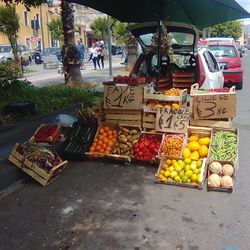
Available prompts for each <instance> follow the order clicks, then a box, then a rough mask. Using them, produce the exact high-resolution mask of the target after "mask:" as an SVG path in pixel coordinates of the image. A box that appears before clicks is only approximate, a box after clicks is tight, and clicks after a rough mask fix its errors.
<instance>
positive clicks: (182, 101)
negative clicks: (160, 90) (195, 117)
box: [144, 87, 187, 107]
mask: <svg viewBox="0 0 250 250" xmlns="http://www.w3.org/2000/svg"><path fill="white" fill-rule="evenodd" d="M147 100H155V101H159V102H175V103H178V104H179V106H180V107H182V106H184V105H186V102H187V89H183V90H181V94H180V95H179V96H167V95H163V94H149V93H147V87H144V102H146V101H147Z"/></svg>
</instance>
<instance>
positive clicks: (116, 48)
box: [111, 45, 122, 56]
mask: <svg viewBox="0 0 250 250" xmlns="http://www.w3.org/2000/svg"><path fill="white" fill-rule="evenodd" d="M111 53H112V55H113V56H115V55H121V54H122V47H120V46H115V45H112V46H111Z"/></svg>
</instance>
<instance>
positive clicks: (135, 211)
mask: <svg viewBox="0 0 250 250" xmlns="http://www.w3.org/2000/svg"><path fill="white" fill-rule="evenodd" d="M249 54H250V53H249ZM243 61H244V65H245V74H244V87H243V90H242V91H238V93H237V100H238V103H237V112H238V114H237V118H236V121H235V126H236V127H238V128H239V129H240V148H239V169H238V172H237V182H236V185H235V191H234V192H233V193H232V194H227V193H217V192H207V190H206V187H204V189H203V190H194V189H187V188H178V187H173V186H165V185H157V184H155V183H154V181H153V180H154V173H155V172H156V168H154V167H149V166H138V165H133V166H126V165H114V164H111V163H108V162H101V161H94V160H93V161H85V162H81V163H80V162H75V163H74V162H71V163H69V165H68V167H67V168H66V169H65V171H64V172H63V174H62V176H61V177H60V178H59V179H58V180H56V181H55V182H53V183H52V184H50V185H49V186H47V187H45V188H42V187H41V186H39V185H38V184H37V183H35V182H33V181H32V180H29V181H28V182H27V183H25V184H24V185H22V187H21V188H19V189H18V190H17V191H15V192H14V193H12V194H10V195H8V196H7V197H5V198H4V199H3V200H1V201H0V211H1V213H0V221H1V223H0V249H3V250H9V249H10V250H13V249H25V250H27V249H32V250H33V249H34V250H39V249H46V250H47V249H53V250H54V249H77V250H78V249H79V250H82V249H84V250H85V249H90V250H103V249H107V250H118V249H129V250H130V249H133V250H144V249H153V250H177V249H178V250H239V249H240V250H249V249H250V237H249V236H250V219H249V218H250V195H249V191H250V188H249V176H250V168H249V159H248V156H249V146H250V143H249V141H250V115H249V112H250V102H249V96H250V86H249V84H248V83H249V82H250V67H249V64H250V56H244V58H243Z"/></svg>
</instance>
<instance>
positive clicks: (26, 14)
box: [24, 11, 29, 26]
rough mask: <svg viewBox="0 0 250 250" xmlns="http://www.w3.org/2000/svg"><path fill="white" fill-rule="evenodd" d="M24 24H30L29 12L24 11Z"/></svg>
mask: <svg viewBox="0 0 250 250" xmlns="http://www.w3.org/2000/svg"><path fill="white" fill-rule="evenodd" d="M24 25H25V26H28V25H29V21H28V12H27V11H24Z"/></svg>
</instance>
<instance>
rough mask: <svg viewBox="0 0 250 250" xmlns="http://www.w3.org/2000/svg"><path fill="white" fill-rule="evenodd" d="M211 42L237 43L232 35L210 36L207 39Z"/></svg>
mask: <svg viewBox="0 0 250 250" xmlns="http://www.w3.org/2000/svg"><path fill="white" fill-rule="evenodd" d="M205 40H206V41H207V42H209V43H212V42H213V43H215V42H220V43H236V42H235V40H234V39H233V38H232V37H209V38H206V39H205Z"/></svg>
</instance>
